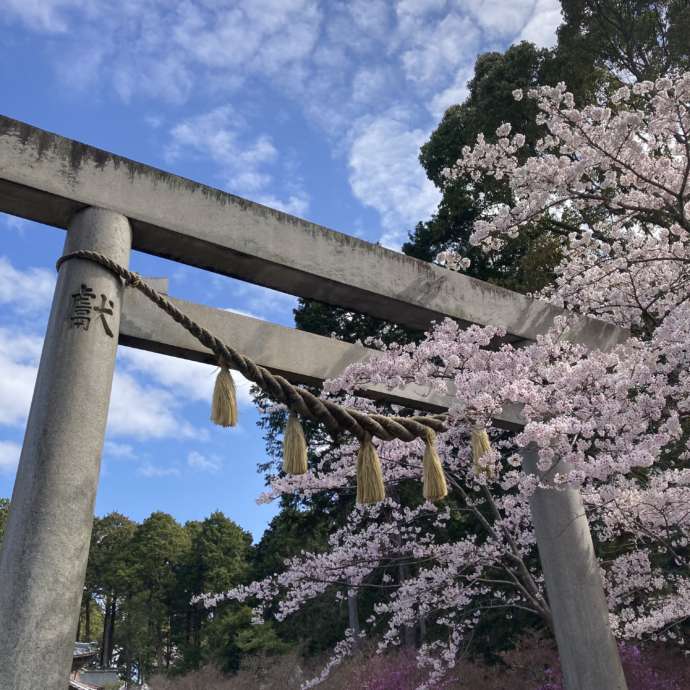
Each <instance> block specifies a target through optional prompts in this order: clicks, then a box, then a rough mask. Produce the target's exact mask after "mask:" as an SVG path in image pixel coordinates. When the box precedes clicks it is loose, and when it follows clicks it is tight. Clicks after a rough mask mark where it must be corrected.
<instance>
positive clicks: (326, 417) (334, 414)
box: [56, 249, 447, 442]
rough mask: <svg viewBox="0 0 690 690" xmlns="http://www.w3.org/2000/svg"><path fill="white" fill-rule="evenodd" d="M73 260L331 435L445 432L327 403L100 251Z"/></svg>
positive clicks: (409, 437) (440, 422)
mask: <svg viewBox="0 0 690 690" xmlns="http://www.w3.org/2000/svg"><path fill="white" fill-rule="evenodd" d="M71 259H85V260H87V261H93V262H94V263H97V264H99V265H101V266H103V268H105V269H107V270H108V271H110V272H111V273H112V274H114V275H115V276H117V277H118V278H121V279H122V280H123V281H124V283H125V285H131V286H132V287H133V288H135V289H137V290H139V292H141V293H142V294H144V295H145V296H146V297H147V298H148V299H149V300H151V302H153V303H154V304H155V305H156V306H157V307H159V308H160V309H162V310H163V311H164V312H165V313H166V314H168V316H170V317H171V318H172V319H173V320H174V321H176V322H177V323H179V324H180V325H181V326H182V327H183V328H184V329H185V330H186V331H188V332H189V333H190V334H191V335H193V336H194V337H195V338H196V339H197V340H198V341H199V342H200V343H201V344H202V345H203V346H204V347H206V348H208V349H209V350H211V352H213V354H214V355H216V357H217V359H218V362H219V364H225V365H226V366H227V367H228V368H230V369H235V370H237V371H239V372H240V373H241V374H242V376H244V377H245V378H247V379H249V380H250V381H252V382H253V383H255V384H256V385H257V386H258V387H259V388H260V389H261V390H262V391H263V392H264V393H265V394H266V395H267V396H268V397H269V398H270V399H271V400H273V401H274V402H278V403H282V404H283V405H285V406H286V407H287V408H288V409H290V410H292V411H293V412H295V413H297V414H299V415H301V416H302V417H306V418H307V419H311V420H313V421H316V422H322V423H323V424H324V425H325V426H326V428H327V429H328V430H329V432H330V433H331V434H332V435H334V436H335V435H338V434H339V433H341V432H343V431H348V432H350V433H351V434H353V435H354V436H356V437H357V438H358V439H360V441H361V440H362V439H364V438H365V436H366V435H369V436H375V437H376V438H380V439H381V440H383V441H391V440H393V439H396V438H397V439H400V440H401V441H405V442H409V441H414V440H415V439H417V438H421V439H423V440H427V438H428V434H429V430H430V429H431V430H432V431H434V432H439V431H446V426H445V421H446V418H447V415H445V414H437V415H424V416H421V415H420V416H413V417H395V416H390V417H389V416H386V415H381V414H372V413H366V412H362V411H360V410H356V409H354V408H352V407H344V406H343V405H339V404H338V403H336V402H333V401H331V400H324V399H323V398H319V397H317V396H316V395H314V394H312V393H310V392H309V391H308V390H304V389H303V388H297V387H296V386H293V385H292V384H291V383H290V382H289V381H288V380H287V379H285V378H283V377H282V376H279V375H277V374H272V373H271V372H270V371H269V370H268V369H266V368H265V367H262V366H260V365H258V364H256V362H254V361H253V360H251V359H250V358H249V357H245V356H244V355H243V354H241V353H240V352H237V350H235V349H234V348H232V347H230V346H229V345H227V344H226V343H224V342H223V341H222V340H220V339H219V338H217V337H216V336H215V335H213V333H211V332H210V331H208V330H206V329H205V328H204V327H203V326H200V325H199V324H198V323H196V321H193V320H192V319H191V318H190V317H189V316H187V315H186V314H185V313H184V312H183V311H181V310H180V309H178V308H177V307H176V306H175V305H174V304H173V303H172V302H171V301H170V300H169V299H168V298H167V297H166V296H165V295H163V294H162V293H160V292H158V291H157V290H156V289H155V288H153V287H152V286H151V285H149V284H148V283H147V282H146V281H145V280H144V279H143V278H142V277H141V276H140V275H139V274H138V273H134V272H133V271H128V270H127V269H126V268H124V267H123V266H120V264H118V263H116V262H115V261H113V260H112V259H109V258H108V257H107V256H105V255H103V254H100V253H98V252H93V251H89V250H86V249H83V250H80V251H76V252H72V253H70V254H65V255H64V256H61V257H60V258H59V259H58V261H57V264H56V268H57V270H58V271H59V270H60V266H62V264H63V263H65V261H69V260H71Z"/></svg>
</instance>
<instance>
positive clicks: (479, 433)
mask: <svg viewBox="0 0 690 690" xmlns="http://www.w3.org/2000/svg"><path fill="white" fill-rule="evenodd" d="M470 445H471V446H472V465H473V466H474V469H475V472H481V473H482V474H492V472H491V470H490V469H489V468H488V467H486V466H483V465H482V464H481V463H480V460H481V458H482V457H483V456H484V455H486V454H487V453H490V452H491V443H490V442H489V434H487V433H486V429H485V428H484V427H475V428H474V429H472V435H471V436H470Z"/></svg>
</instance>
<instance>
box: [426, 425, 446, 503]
mask: <svg viewBox="0 0 690 690" xmlns="http://www.w3.org/2000/svg"><path fill="white" fill-rule="evenodd" d="M422 492H423V494H424V498H425V499H426V500H427V501H440V500H441V499H442V498H445V497H446V496H447V495H448V485H447V484H446V475H445V474H444V473H443V466H442V465H441V458H439V456H438V452H437V451H436V434H435V433H434V432H433V431H432V430H431V429H429V431H428V432H427V435H426V445H425V447H424V483H423V489H422Z"/></svg>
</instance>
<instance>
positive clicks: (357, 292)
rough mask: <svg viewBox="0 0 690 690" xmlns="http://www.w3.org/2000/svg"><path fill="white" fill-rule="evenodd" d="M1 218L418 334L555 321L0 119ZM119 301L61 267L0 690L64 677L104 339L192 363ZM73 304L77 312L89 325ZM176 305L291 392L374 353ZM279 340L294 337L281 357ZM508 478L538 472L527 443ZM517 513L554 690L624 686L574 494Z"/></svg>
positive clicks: (160, 319)
mask: <svg viewBox="0 0 690 690" xmlns="http://www.w3.org/2000/svg"><path fill="white" fill-rule="evenodd" d="M0 211H2V212H6V213H10V214H13V215H16V216H20V217H23V218H26V219H29V220H34V221H38V222H41V223H45V224H48V225H53V226H55V227H59V228H64V229H67V230H68V234H67V240H66V245H65V253H69V252H73V251H76V250H83V249H87V250H93V251H97V252H100V253H102V254H105V255H107V256H109V257H110V258H112V259H114V260H115V261H117V262H118V263H120V264H122V265H125V266H126V265H127V262H128V259H129V253H130V250H131V249H132V248H134V249H138V250H141V251H144V252H148V253H150V254H154V255H157V256H163V257H166V258H170V259H173V260H175V261H178V262H182V263H186V264H190V265H193V266H197V267H200V268H204V269H207V270H210V271H214V272H216V273H220V274H223V275H228V276H233V277H235V278H240V279H242V280H246V281H249V282H252V283H256V284H259V285H263V286H266V287H270V288H273V289H276V290H281V291H283V292H287V293H290V294H293V295H297V296H300V297H305V298H313V299H317V300H320V301H323V302H327V303H330V304H336V305H340V306H343V307H346V308H349V309H353V310H356V311H359V312H363V313H367V314H370V315H372V316H376V317H379V318H383V319H386V320H388V321H392V322H396V323H399V324H401V325H403V326H407V327H412V328H417V329H423V328H426V327H428V326H429V324H430V323H431V321H433V320H436V319H439V318H443V317H451V318H454V319H457V320H459V321H461V322H464V323H468V324H469V323H477V324H481V325H486V324H493V325H496V326H500V327H502V328H505V329H506V332H507V334H508V338H509V339H510V340H513V341H524V340H534V339H535V338H536V336H537V335H538V334H540V333H543V332H545V331H546V330H547V329H548V327H549V326H550V324H551V323H552V322H553V319H554V318H555V317H556V316H557V315H558V314H559V313H560V312H559V310H558V309H557V308H556V307H554V306H553V305H550V304H547V303H545V302H540V301H537V300H531V299H528V298H527V297H524V296H523V295H520V294H517V293H514V292H510V291H508V290H504V289H501V288H498V287H495V286H493V285H490V284H487V283H484V282H482V281H478V280H475V279H473V278H469V277H467V276H463V275H461V274H458V273H455V272H451V271H447V270H445V269H442V268H440V267H438V266H433V265H431V264H428V263H425V262H421V261H418V260H416V259H412V258H410V257H406V256H403V255H402V254H399V253H397V252H393V251H390V250H387V249H384V248H382V247H379V246H376V245H373V244H370V243H368V242H364V241H362V240H359V239H355V238H353V237H350V236H348V235H344V234H341V233H337V232H334V231H332V230H328V229H326V228H323V227H321V226H318V225H315V224H313V223H309V222H307V221H304V220H302V219H299V218H296V217H294V216H290V215H288V214H285V213H282V212H280V211H276V210H273V209H270V208H267V207H265V206H261V205H259V204H255V203H253V202H251V201H247V200H245V199H242V198H240V197H237V196H233V195H231V194H227V193H225V192H222V191H219V190H216V189H212V188H210V187H206V186H204V185H201V184H198V183H196V182H191V181H189V180H186V179H183V178H180V177H177V176H175V175H172V174H169V173H166V172H162V171H160V170H157V169H154V168H151V167H148V166H145V165H142V164H140V163H135V162H133V161H131V160H128V159H125V158H121V157H119V156H115V155H113V154H110V153H108V152H105V151H102V150H100V149H96V148H93V147H89V146H87V145H85V144H81V143H79V142H76V141H72V140H69V139H65V138H63V137H60V136H57V135H55V134H51V133H49V132H46V131H43V130H40V129H37V128H35V127H32V126H30V125H27V124H25V123H22V122H18V121H16V120H12V119H10V118H6V117H2V116H0ZM56 258H57V257H56ZM123 293H125V291H124V290H123V289H122V286H121V284H120V282H119V280H117V279H116V278H115V277H114V276H113V275H111V274H110V273H109V272H108V271H107V270H105V269H103V268H102V267H100V266H98V265H95V264H93V263H90V262H88V261H83V260H78V259H76V260H72V261H69V262H67V263H65V264H64V265H63V266H62V268H61V269H60V273H59V277H58V283H57V286H56V289H55V296H54V300H53V305H52V309H51V316H50V322H49V325H48V330H47V333H46V339H45V343H44V349H43V354H42V356H41V363H40V366H39V373H38V378H37V381H36V387H35V391H34V397H33V401H32V405H31V412H30V414H29V420H28V423H27V430H26V435H25V439H24V445H23V449H22V454H21V459H20V463H19V468H18V472H17V479H16V482H15V488H14V492H13V496H12V503H11V509H10V516H9V520H8V523H7V528H6V533H5V538H4V542H3V545H2V551H1V552H0V687H1V688H2V689H3V690H35V688H36V687H40V688H41V689H43V688H45V690H53V689H54V690H64V688H65V687H66V684H67V677H68V673H69V667H70V661H71V655H72V646H73V642H74V635H75V631H76V628H77V620H78V615H79V608H80V600H81V594H82V587H83V581H84V574H85V570H86V563H87V558H88V549H89V537H90V532H91V526H92V520H93V507H94V501H95V496H96V488H97V484H98V475H99V468H100V456H101V451H102V446H103V435H104V430H105V423H106V416H107V410H108V403H109V397H110V388H111V384H112V375H113V369H114V365H115V353H116V349H117V344H118V341H119V342H120V343H123V344H126V345H131V346H134V347H140V348H144V349H149V350H153V351H157V352H162V353H165V354H170V355H173V356H178V357H184V358H187V359H195V360H199V361H209V356H208V353H207V352H205V351H204V350H203V349H202V348H201V347H200V346H198V345H197V344H196V342H195V341H193V339H191V338H189V337H188V336H187V334H186V333H185V332H184V331H182V330H181V329H178V328H176V326H175V324H173V323H172V322H167V321H166V320H165V316H164V315H162V314H161V313H160V312H158V311H156V310H154V309H152V308H151V307H150V306H149V305H148V304H147V303H145V301H144V300H142V299H141V298H140V297H138V296H137V295H136V294H134V292H133V291H132V290H127V291H126V293H127V294H123ZM84 305H87V306H90V307H92V308H93V310H92V311H91V312H88V313H89V315H90V316H89V318H90V317H91V316H94V318H93V323H91V327H90V328H89V327H88V322H84V321H83V319H84V318H87V317H86V316H85V314H87V312H86V311H83V309H84ZM179 305H180V306H181V307H182V308H183V309H184V310H185V311H187V312H188V313H189V314H190V315H191V316H192V317H193V318H194V319H195V320H196V321H198V322H200V323H202V324H203V325H206V326H207V327H208V328H210V329H212V330H214V331H215V332H216V333H217V334H218V335H219V336H221V337H222V338H223V339H224V340H226V341H227V342H228V343H230V344H232V345H233V347H235V348H236V349H238V350H241V351H243V352H245V353H246V354H247V355H248V356H250V357H252V358H253V359H254V360H255V361H257V363H259V364H262V365H264V366H266V367H267V368H269V369H272V370H273V371H277V372H279V373H281V374H282V375H284V376H285V377H286V378H288V379H290V380H293V381H295V382H307V383H314V382H319V381H322V380H324V379H325V378H328V377H331V376H335V375H337V374H339V373H340V372H342V370H343V369H344V368H345V367H346V366H347V365H348V364H350V363H351V362H354V361H359V360H361V359H362V358H366V357H370V356H372V355H373V352H372V351H370V350H367V349H366V348H363V347H359V346H356V345H349V344H347V343H342V342H339V341H334V340H332V339H329V338H322V337H320V336H315V335H312V334H308V333H303V332H300V331H296V330H295V329H288V328H283V327H280V326H276V325H274V324H269V323H266V322H263V321H260V320H258V319H251V318H249V317H243V316H239V315H236V314H232V313H228V312H225V311H222V310H217V309H210V308H208V307H204V306H201V305H194V304H190V303H183V302H180V303H179ZM80 309H82V311H80ZM80 319H82V320H81V321H80ZM249 334H251V335H250V336H249ZM627 336H628V334H627V332H625V331H623V330H621V329H618V328H615V327H614V326H611V325H609V324H605V323H603V322H599V321H594V320H589V319H582V320H581V321H580V323H579V325H578V326H577V327H576V328H575V329H574V331H573V338H575V339H576V340H578V341H579V342H582V343H584V344H586V345H588V346H590V347H598V348H601V349H605V348H608V347H610V346H612V345H614V344H616V343H620V342H622V341H624V340H625V339H626V337H627ZM286 341H289V342H291V343H294V345H293V346H290V347H285V346H284V344H285V342H286ZM364 393H365V394H366V395H369V396H371V397H377V398H386V399H389V400H393V401H394V402H398V403H403V404H406V405H409V406H411V407H414V408H417V409H426V410H430V411H438V410H444V409H446V408H447V406H448V404H449V402H450V401H449V399H445V398H443V396H439V395H435V396H429V395H427V394H426V392H425V391H423V390H421V389H418V388H415V387H414V386H406V387H404V388H401V389H398V390H395V391H392V392H391V391H388V390H386V389H384V388H382V387H372V388H370V389H367V390H366V391H364ZM495 422H496V423H497V424H499V425H501V426H503V427H506V428H513V429H515V428H519V427H520V425H521V417H520V413H519V410H518V409H505V410H504V412H503V413H502V415H501V417H500V418H498V419H496V420H495ZM525 468H526V470H527V471H529V472H536V471H537V469H536V467H535V463H534V456H533V453H532V452H531V451H530V450H529V449H528V451H527V452H526V453H525ZM547 479H548V478H547ZM532 512H533V519H534V523H535V530H536V534H537V541H538V546H539V552H540V557H541V560H542V566H543V570H544V574H545V579H546V587H547V592H548V595H549V601H550V604H551V607H552V611H553V616H554V625H555V629H556V638H557V641H558V645H559V651H560V655H561V660H562V663H563V667H564V671H565V676H566V682H567V684H568V686H567V687H568V688H569V690H601V689H602V688H607V689H611V690H619V689H620V690H623V689H624V688H625V680H624V679H623V676H622V671H621V669H620V662H619V660H618V655H617V651H616V647H615V642H614V640H613V637H612V635H611V632H610V629H609V626H608V612H607V609H606V602H605V599H604V595H603V590H602V585H601V579H600V575H599V571H598V564H597V561H596V558H595V555H594V550H593V546H592V540H591V536H590V534H589V528H588V525H587V520H586V517H585V515H584V509H583V506H582V500H581V498H580V495H579V493H578V492H577V491H574V490H566V491H558V492H555V491H542V490H540V491H538V492H537V493H536V494H535V495H534V497H533V500H532ZM26 668H30V669H31V671H32V673H31V681H29V680H28V679H27V677H28V675H29V674H25V673H24V670H25V669H26ZM29 682H30V683H31V686H29V685H27V683H29Z"/></svg>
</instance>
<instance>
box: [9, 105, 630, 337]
mask: <svg viewBox="0 0 690 690" xmlns="http://www.w3.org/2000/svg"><path fill="white" fill-rule="evenodd" d="M86 205H93V206H103V207H105V208H110V209H112V210H114V211H117V212H119V213H122V214H123V215H125V216H127V217H128V218H129V219H130V222H131V224H132V227H133V231H134V238H133V247H134V248H135V249H139V250H141V251H144V252H149V253H151V254H156V255H158V256H164V257H167V258H171V259H174V260H176V261H180V262H182V263H186V264H190V265H193V266H198V267H200V268H205V269H209V270H211V271H215V272H217V273H222V274H225V275H229V276H235V277H238V278H242V279H243V280H247V281H249V282H252V283H257V284H259V285H265V286H267V287H271V288H274V289H276V290H281V291H283V292H287V293H290V294H293V295H299V296H301V297H309V298H314V299H318V300H321V301H323V302H327V303H330V304H338V305H342V306H344V307H348V308H351V309H354V310H357V311H360V312H364V313H367V314H371V315H373V316H377V317H380V318H384V319H387V320H390V321H394V322H396V323H399V324H402V325H405V326H409V327H413V328H419V329H425V328H427V327H428V326H429V323H430V322H431V321H432V320H435V319H436V320H438V319H440V318H443V317H444V316H450V317H453V318H456V319H460V320H462V321H465V322H467V323H478V324H489V323H491V324H494V325H496V326H501V327H503V328H505V329H506V331H507V332H508V333H509V334H511V335H512V336H514V337H516V338H518V339H534V338H536V336H537V335H538V334H539V333H543V332H544V331H545V330H546V329H547V328H548V326H549V325H550V324H551V323H552V321H553V318H554V317H555V316H556V315H557V314H559V313H560V312H559V310H558V309H556V308H555V307H553V306H551V305H550V304H547V303H545V302H541V301H537V300H531V299H528V298H526V297H524V296H523V295H519V294H517V293H514V292H511V291H509V290H504V289H502V288H498V287H495V286H492V285H490V284H488V283H484V282H482V281H479V280H475V279H473V278H469V277H467V276H464V275H461V274H458V273H454V272H452V271H448V270H445V269H442V268H440V267H438V266H433V265H431V264H429V263H426V262H423V261H418V260H416V259H412V258H410V257H407V256H404V255H403V254H400V253H398V252H393V251H390V250H388V249H384V248H383V247H380V246H377V245H373V244H371V243H369V242H364V241H362V240H359V239H356V238H354V237H350V236H348V235H343V234H341V233H338V232H334V231H332V230H328V229H327V228H324V227H321V226H319V225H315V224H314V223H310V222H308V221H305V220H302V219H300V218H296V217H294V216H290V215H288V214H286V213H282V212H280V211H276V210H273V209H270V208H267V207H265V206H261V205H260V204H255V203H253V202H251V201H247V200H246V199H242V198H240V197H237V196H233V195H232V194H227V193H225V192H222V191H219V190H217V189H212V188H210V187H206V186H204V185H201V184H198V183H196V182H192V181H190V180H187V179H184V178H181V177H177V176H176V175H171V174H169V173H165V172H162V171H160V170H157V169H155V168H151V167H148V166H146V165H142V164H141V163H135V162H134V161H131V160H128V159H126V158H121V157H120V156H115V155H113V154H111V153H108V152H106V151H102V150H100V149H96V148H93V147H91V146H86V145H85V144H81V143H79V142H76V141H71V140H69V139H65V138H63V137H60V136H57V135H55V134H51V133H49V132H45V131H43V130H40V129H37V128H35V127H31V126H30V125H27V124H25V123H22V122H18V121H16V120H12V119H10V118H6V117H0V211H5V212H7V213H13V214H15V215H18V216H22V217H24V218H29V219H31V220H36V221H39V222H42V223H47V224H49V225H55V226H57V227H66V225H67V222H68V220H69V218H70V217H71V216H72V214H73V213H74V211H75V210H78V209H79V208H82V207H84V206H86ZM574 337H575V338H576V339H577V340H579V341H581V342H584V343H585V344H587V345H596V346H598V347H606V346H609V345H610V344H612V343H614V342H619V341H620V340H624V339H625V338H626V337H627V334H626V333H625V332H623V331H621V330H620V329H616V328H614V327H612V326H610V325H607V324H604V323H602V322H599V321H592V320H583V322H582V323H581V326H580V328H578V329H577V332H576V333H575V334H574Z"/></svg>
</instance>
